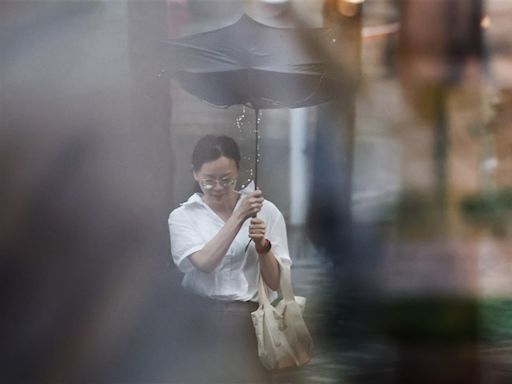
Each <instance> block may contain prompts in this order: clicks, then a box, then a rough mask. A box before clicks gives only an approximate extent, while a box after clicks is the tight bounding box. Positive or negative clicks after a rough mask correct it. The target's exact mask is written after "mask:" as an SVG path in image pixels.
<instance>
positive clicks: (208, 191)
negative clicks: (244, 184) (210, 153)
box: [194, 156, 238, 201]
mask: <svg viewBox="0 0 512 384" xmlns="http://www.w3.org/2000/svg"><path fill="white" fill-rule="evenodd" d="M237 178H238V168H237V166H236V162H235V160H233V159H230V158H228V157H225V156H221V157H219V158H218V159H217V160H213V161H209V162H207V163H204V164H203V165H202V166H201V168H200V169H199V170H198V171H194V179H195V180H196V181H197V182H198V184H199V186H200V187H201V190H202V191H203V193H204V194H205V195H206V196H208V197H210V198H212V199H214V200H217V201H222V200H223V199H225V198H226V197H229V196H230V194H231V192H232V191H233V190H234V189H235V185H236V179H237Z"/></svg>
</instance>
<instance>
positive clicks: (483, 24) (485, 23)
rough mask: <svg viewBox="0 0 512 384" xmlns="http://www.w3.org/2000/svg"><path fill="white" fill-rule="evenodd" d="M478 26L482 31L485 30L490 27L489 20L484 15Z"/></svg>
mask: <svg viewBox="0 0 512 384" xmlns="http://www.w3.org/2000/svg"><path fill="white" fill-rule="evenodd" d="M480 26H481V27H482V28H483V29H487V28H489V27H490V26H491V18H490V17H489V16H488V15H486V16H485V17H484V18H483V19H482V21H481V22H480Z"/></svg>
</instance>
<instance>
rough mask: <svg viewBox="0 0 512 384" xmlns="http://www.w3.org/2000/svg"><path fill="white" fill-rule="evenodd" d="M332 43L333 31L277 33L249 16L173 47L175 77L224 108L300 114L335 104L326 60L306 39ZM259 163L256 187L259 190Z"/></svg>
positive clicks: (176, 42)
mask: <svg viewBox="0 0 512 384" xmlns="http://www.w3.org/2000/svg"><path fill="white" fill-rule="evenodd" d="M305 34H307V36H308V38H311V39H314V40H315V41H316V40H317V41H318V42H319V43H324V44H325V43H327V42H329V41H330V40H329V39H330V33H329V31H327V30H325V29H322V28H308V29H305V30H302V31H301V33H299V32H298V30H297V29H295V28H277V27H272V26H268V25H265V24H262V23H260V22H258V21H256V20H254V19H252V18H251V17H249V16H247V15H245V14H244V15H243V16H242V17H241V18H240V19H239V20H238V21H237V22H235V23H234V24H231V25H229V26H227V27H224V28H220V29H217V30H214V31H208V32H204V33H199V34H196V35H192V36H186V37H183V38H180V39H175V40H170V41H168V42H167V46H168V48H169V50H170V51H169V55H170V56H169V61H170V68H171V72H172V74H173V76H174V78H175V79H177V81H178V82H179V83H180V84H181V86H182V87H183V88H184V89H185V90H186V91H188V92H189V93H191V94H193V95H195V96H197V97H199V98H200V99H202V100H204V101H206V102H208V103H210V104H213V105H216V106H222V107H228V106H231V105H237V104H240V105H246V106H249V107H251V108H253V109H254V110H255V114H256V127H255V134H256V159H257V158H258V153H259V140H258V138H259V124H258V123H259V119H258V116H259V110H260V109H268V108H299V107H306V106H311V105H317V104H320V103H323V102H326V101H329V100H330V99H332V96H333V94H334V91H333V90H334V86H333V81H332V79H330V78H329V76H328V75H327V71H326V66H325V65H324V63H323V62H322V60H321V58H320V57H317V56H316V55H315V54H314V53H312V52H310V51H308V50H306V49H305V48H304V44H303V41H302V37H303V36H304V35H305ZM257 168H258V167H257V162H256V164H255V170H254V172H255V176H254V183H255V185H257Z"/></svg>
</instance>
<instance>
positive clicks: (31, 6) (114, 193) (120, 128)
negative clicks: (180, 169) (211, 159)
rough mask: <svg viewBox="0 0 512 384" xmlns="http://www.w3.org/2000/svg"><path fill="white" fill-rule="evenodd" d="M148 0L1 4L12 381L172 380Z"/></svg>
mask: <svg viewBox="0 0 512 384" xmlns="http://www.w3.org/2000/svg"><path fill="white" fill-rule="evenodd" d="M145 6H146V7H145V8H144V9H141V8H140V7H139V9H137V6H136V5H132V6H130V7H128V5H127V3H125V2H86V1H83V2H82V1H79V2H43V1H42V2H17V1H12V2H2V3H0V35H1V36H2V39H1V40H0V51H1V52H2V59H1V64H0V65H1V66H0V83H1V84H2V92H1V95H0V111H1V112H0V119H1V123H0V124H1V125H0V154H1V155H0V156H1V161H0V164H1V168H2V188H1V191H0V197H1V201H2V214H1V215H0V228H1V231H0V232H1V234H0V255H1V256H0V311H1V316H0V318H1V320H0V323H1V324H2V326H1V327H0V338H1V340H2V342H1V345H0V361H1V363H0V381H1V382H2V383H57V382H67V383H85V382H98V383H100V382H105V383H111V382H124V383H128V382H134V383H141V382H155V381H169V372H167V370H168V369H169V368H168V365H169V361H172V359H173V356H172V353H171V352H169V349H170V347H169V346H170V345H172V340H173V333H174V332H179V329H180V326H179V320H178V319H177V318H176V317H175V316H174V317H173V315H172V312H171V308H172V306H173V305H172V303H173V291H172V288H173V287H172V285H171V284H169V276H168V273H169V272H168V270H167V268H166V265H167V263H168V261H167V259H166V255H167V254H168V239H167V231H166V230H165V220H166V216H167V214H166V212H167V211H168V207H169V206H170V198H171V197H172V195H171V192H172V189H171V188H170V182H169V180H170V176H169V166H170V161H169V148H168V137H167V134H168V123H169V116H168V110H169V104H168V98H166V94H168V92H166V91H167V85H166V84H163V92H161V91H162V88H161V87H159V86H158V84H155V82H154V81H153V78H154V79H156V76H153V75H154V74H155V73H158V71H156V70H155V67H157V68H158V66H157V64H156V63H155V62H156V61H157V60H158V54H157V52H156V51H154V48H155V46H156V45H157V44H158V42H159V40H160V39H161V38H162V37H165V36H166V32H167V31H166V30H165V29H164V31H163V32H162V33H161V34H159V33H158V32H157V31H156V29H158V26H159V25H160V24H159V22H158V20H159V15H165V13H164V12H161V10H159V4H158V2H151V4H145ZM164 9H165V8H164ZM147 20H151V22H147ZM128 26H129V27H130V28H128ZM130 34H131V35H130ZM128 36H131V39H128ZM128 41H129V44H128ZM129 48H130V50H131V49H133V51H130V50H129ZM148 58H149V59H148ZM142 59H143V62H144V70H141V61H142ZM145 74H151V76H149V75H145ZM152 81H153V82H152ZM132 87H133V88H132ZM162 105H164V106H165V109H160V108H161V106H162ZM162 227H164V228H162ZM176 285H178V284H176Z"/></svg>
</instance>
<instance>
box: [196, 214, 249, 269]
mask: <svg viewBox="0 0 512 384" xmlns="http://www.w3.org/2000/svg"><path fill="white" fill-rule="evenodd" d="M242 224H243V220H242V219H241V218H240V217H237V216H235V215H233V216H231V217H230V218H229V219H228V220H227V221H226V224H224V226H223V227H222V229H221V230H220V231H219V232H218V233H217V234H216V235H215V236H214V237H213V238H212V239H211V240H210V241H209V242H207V243H206V244H205V246H204V247H203V249H201V250H200V251H197V252H195V253H193V254H192V255H190V261H191V262H192V264H193V265H194V266H195V267H196V268H197V269H199V270H200V271H202V272H206V273H209V272H211V271H213V270H214V269H215V268H216V267H217V266H218V265H219V264H220V262H221V261H222V259H223V258H224V256H225V255H226V253H227V251H228V249H229V247H230V246H231V243H233V240H234V239H235V237H236V235H237V233H238V231H239V230H240V228H241V227H242Z"/></svg>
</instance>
